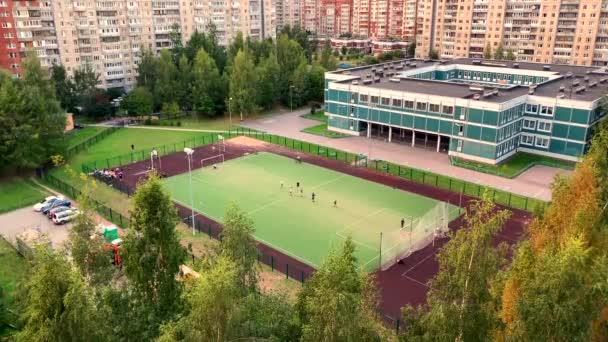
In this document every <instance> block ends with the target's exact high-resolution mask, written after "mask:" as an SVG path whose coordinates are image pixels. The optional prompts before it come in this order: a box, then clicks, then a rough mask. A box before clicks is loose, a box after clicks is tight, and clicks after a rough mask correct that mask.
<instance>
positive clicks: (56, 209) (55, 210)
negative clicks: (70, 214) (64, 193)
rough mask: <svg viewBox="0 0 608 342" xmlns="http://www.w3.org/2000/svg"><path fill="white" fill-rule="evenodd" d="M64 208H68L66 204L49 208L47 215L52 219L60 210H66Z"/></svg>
mask: <svg viewBox="0 0 608 342" xmlns="http://www.w3.org/2000/svg"><path fill="white" fill-rule="evenodd" d="M66 210H70V207H67V206H61V207H55V208H53V209H51V210H49V213H48V217H49V218H50V219H52V218H53V217H55V214H59V213H60V212H62V211H66Z"/></svg>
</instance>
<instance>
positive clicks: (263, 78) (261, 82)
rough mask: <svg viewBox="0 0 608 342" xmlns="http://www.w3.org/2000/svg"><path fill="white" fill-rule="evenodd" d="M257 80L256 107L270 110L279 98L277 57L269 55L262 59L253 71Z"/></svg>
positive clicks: (272, 54)
mask: <svg viewBox="0 0 608 342" xmlns="http://www.w3.org/2000/svg"><path fill="white" fill-rule="evenodd" d="M255 72H256V75H257V80H258V87H257V88H258V91H257V95H258V97H257V105H258V106H259V107H261V108H270V107H272V105H273V104H274V102H275V101H276V100H277V98H278V96H279V88H278V83H279V73H280V67H279V62H278V61H277V56H276V55H275V54H274V53H271V54H270V56H268V57H266V58H263V59H262V60H261V61H260V63H259V64H258V65H257V66H256V69H255Z"/></svg>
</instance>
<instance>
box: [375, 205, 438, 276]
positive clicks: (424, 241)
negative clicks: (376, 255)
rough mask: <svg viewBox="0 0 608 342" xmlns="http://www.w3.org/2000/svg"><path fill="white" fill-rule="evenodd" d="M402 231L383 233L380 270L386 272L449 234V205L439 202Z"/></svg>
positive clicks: (411, 221)
mask: <svg viewBox="0 0 608 342" xmlns="http://www.w3.org/2000/svg"><path fill="white" fill-rule="evenodd" d="M405 220H406V222H405V224H404V227H403V228H402V229H399V230H397V231H393V232H389V233H383V235H382V241H381V252H380V268H381V269H382V270H383V271H385V270H387V269H388V268H390V267H391V266H393V265H394V264H396V263H397V262H398V261H399V260H401V259H403V258H405V257H407V256H409V255H411V254H412V253H414V252H416V251H419V250H421V249H423V248H424V247H426V246H428V245H430V244H431V243H432V242H433V240H435V238H438V237H443V236H445V234H447V232H448V223H449V222H448V221H449V215H448V204H447V203H445V202H439V203H437V205H435V206H434V207H433V208H432V209H431V210H429V211H427V212H426V213H425V214H424V215H423V216H421V217H419V218H418V219H416V220H411V219H410V220H409V222H408V220H407V218H406V219H405Z"/></svg>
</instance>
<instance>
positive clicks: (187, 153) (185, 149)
mask: <svg viewBox="0 0 608 342" xmlns="http://www.w3.org/2000/svg"><path fill="white" fill-rule="evenodd" d="M184 153H186V157H188V173H189V174H190V209H191V210H192V235H196V222H195V221H194V193H193V190H192V165H191V164H192V154H194V150H193V149H191V148H188V147H185V148H184Z"/></svg>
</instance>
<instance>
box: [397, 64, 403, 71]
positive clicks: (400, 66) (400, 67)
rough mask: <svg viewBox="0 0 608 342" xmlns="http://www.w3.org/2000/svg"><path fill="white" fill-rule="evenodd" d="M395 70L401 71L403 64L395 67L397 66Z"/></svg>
mask: <svg viewBox="0 0 608 342" xmlns="http://www.w3.org/2000/svg"><path fill="white" fill-rule="evenodd" d="M395 69H397V70H401V69H403V64H399V65H397V66H396V67H395Z"/></svg>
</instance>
